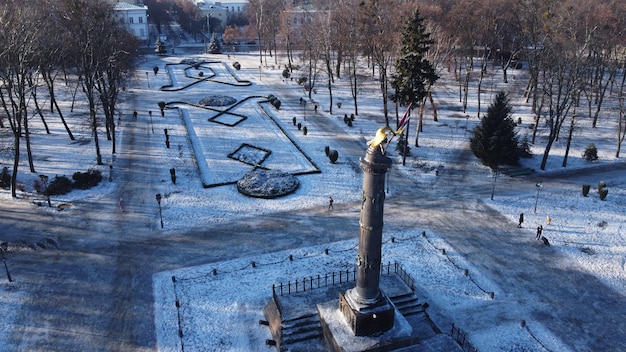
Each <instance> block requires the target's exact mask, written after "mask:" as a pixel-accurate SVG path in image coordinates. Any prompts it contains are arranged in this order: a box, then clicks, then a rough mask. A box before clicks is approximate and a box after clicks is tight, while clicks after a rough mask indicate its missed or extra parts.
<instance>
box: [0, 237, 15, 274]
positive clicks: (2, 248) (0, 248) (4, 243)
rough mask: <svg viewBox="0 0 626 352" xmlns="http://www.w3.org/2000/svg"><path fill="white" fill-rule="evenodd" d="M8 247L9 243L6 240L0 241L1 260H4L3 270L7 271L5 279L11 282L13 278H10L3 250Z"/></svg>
mask: <svg viewBox="0 0 626 352" xmlns="http://www.w3.org/2000/svg"><path fill="white" fill-rule="evenodd" d="M8 249H9V244H8V243H6V242H2V243H0V252H2V261H3V262H4V270H6V272H7V279H8V280H9V282H12V281H13V279H11V273H9V267H8V266H7V259H6V257H5V256H4V252H6V251H7V250H8Z"/></svg>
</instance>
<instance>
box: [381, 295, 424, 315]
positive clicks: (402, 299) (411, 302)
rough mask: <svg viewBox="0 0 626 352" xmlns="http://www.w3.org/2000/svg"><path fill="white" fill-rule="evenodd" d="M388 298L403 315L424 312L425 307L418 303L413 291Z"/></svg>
mask: <svg viewBox="0 0 626 352" xmlns="http://www.w3.org/2000/svg"><path fill="white" fill-rule="evenodd" d="M389 299H391V301H392V302H393V304H394V305H395V306H396V308H397V309H398V310H399V311H400V313H402V315H403V316H405V317H408V316H411V315H416V314H422V313H424V312H426V307H424V306H423V305H422V304H421V303H418V302H419V300H418V298H417V296H415V294H414V293H410V294H403V295H399V296H394V297H389Z"/></svg>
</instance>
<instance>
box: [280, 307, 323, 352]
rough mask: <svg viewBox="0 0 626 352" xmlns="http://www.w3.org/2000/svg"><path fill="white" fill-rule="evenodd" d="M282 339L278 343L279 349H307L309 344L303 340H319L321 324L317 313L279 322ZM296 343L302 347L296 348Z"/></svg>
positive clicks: (320, 337)
mask: <svg viewBox="0 0 626 352" xmlns="http://www.w3.org/2000/svg"><path fill="white" fill-rule="evenodd" d="M281 327H282V340H281V343H280V350H281V351H298V350H303V351H304V350H307V349H308V348H309V347H310V346H309V345H307V344H306V343H304V344H303V342H308V341H312V340H316V341H321V339H322V326H321V325H320V319H319V316H318V315H317V314H312V315H305V316H302V317H298V318H296V319H291V320H286V321H283V322H282V323H281ZM298 344H300V345H301V346H308V347H302V348H303V349H300V348H298Z"/></svg>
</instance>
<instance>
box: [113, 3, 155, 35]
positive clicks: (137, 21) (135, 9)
mask: <svg viewBox="0 0 626 352" xmlns="http://www.w3.org/2000/svg"><path fill="white" fill-rule="evenodd" d="M113 10H114V12H115V17H117V18H118V20H119V21H120V23H122V24H123V25H124V26H125V27H126V29H127V30H128V31H129V32H131V33H133V34H134V35H135V36H136V37H137V38H138V39H140V40H142V41H146V42H147V41H148V39H149V36H150V33H149V30H148V28H149V27H148V7H147V6H145V5H133V4H129V3H127V2H117V3H115V6H114V7H113Z"/></svg>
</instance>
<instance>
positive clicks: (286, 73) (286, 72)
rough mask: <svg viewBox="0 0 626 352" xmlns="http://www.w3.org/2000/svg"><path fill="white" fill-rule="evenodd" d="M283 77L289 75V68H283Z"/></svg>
mask: <svg viewBox="0 0 626 352" xmlns="http://www.w3.org/2000/svg"><path fill="white" fill-rule="evenodd" d="M283 77H284V78H289V77H291V73H290V72H289V69H287V68H286V69H284V70H283Z"/></svg>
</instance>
